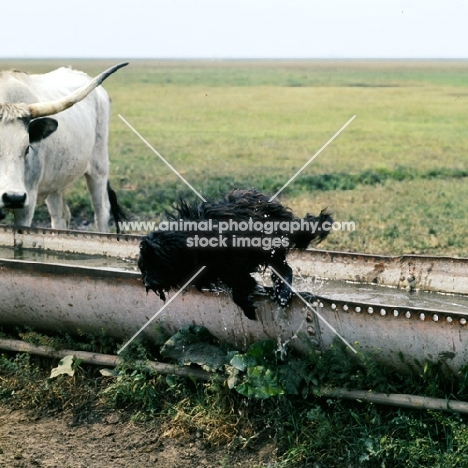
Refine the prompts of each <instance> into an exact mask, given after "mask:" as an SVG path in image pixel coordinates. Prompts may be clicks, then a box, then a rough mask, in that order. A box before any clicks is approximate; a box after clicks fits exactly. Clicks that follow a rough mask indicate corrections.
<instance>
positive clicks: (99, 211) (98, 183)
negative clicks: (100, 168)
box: [85, 174, 110, 232]
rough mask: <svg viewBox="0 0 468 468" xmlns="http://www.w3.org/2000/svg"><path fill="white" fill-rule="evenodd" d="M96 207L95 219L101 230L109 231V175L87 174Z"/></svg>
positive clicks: (92, 199)
mask: <svg viewBox="0 0 468 468" xmlns="http://www.w3.org/2000/svg"><path fill="white" fill-rule="evenodd" d="M85 177H86V183H87V184H88V190H89V193H90V195H91V201H92V203H93V208H94V221H95V223H96V227H97V230H98V231H99V232H107V231H109V218H110V202H109V195H108V193H107V177H103V176H101V175H93V174H85Z"/></svg>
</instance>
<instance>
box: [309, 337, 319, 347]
mask: <svg viewBox="0 0 468 468" xmlns="http://www.w3.org/2000/svg"><path fill="white" fill-rule="evenodd" d="M310 343H311V344H312V345H313V346H315V347H316V348H318V347H319V346H320V343H319V342H318V340H316V339H315V338H312V339H311V340H310Z"/></svg>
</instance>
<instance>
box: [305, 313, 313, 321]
mask: <svg viewBox="0 0 468 468" xmlns="http://www.w3.org/2000/svg"><path fill="white" fill-rule="evenodd" d="M306 320H307V321H308V322H312V320H313V317H312V315H310V314H307V317H306Z"/></svg>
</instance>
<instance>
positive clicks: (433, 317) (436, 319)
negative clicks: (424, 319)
mask: <svg viewBox="0 0 468 468" xmlns="http://www.w3.org/2000/svg"><path fill="white" fill-rule="evenodd" d="M432 320H434V322H438V321H439V316H438V315H437V314H434V315H433V316H432Z"/></svg>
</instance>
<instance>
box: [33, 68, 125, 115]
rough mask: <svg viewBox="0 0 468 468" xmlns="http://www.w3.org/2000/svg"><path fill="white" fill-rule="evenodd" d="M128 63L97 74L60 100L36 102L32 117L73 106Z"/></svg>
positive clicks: (54, 112)
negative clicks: (84, 84)
mask: <svg viewBox="0 0 468 468" xmlns="http://www.w3.org/2000/svg"><path fill="white" fill-rule="evenodd" d="M126 65H128V62H124V63H119V64H118V65H115V66H113V67H111V68H109V69H108V70H106V71H104V72H102V73H101V74H100V75H98V76H96V78H94V79H93V80H91V81H90V82H89V83H88V84H87V85H86V86H83V87H82V88H80V89H77V90H76V91H75V92H73V93H72V94H69V95H68V96H65V97H64V98H62V99H59V100H58V101H49V102H37V103H35V104H30V105H29V111H30V113H31V119H36V118H37V117H45V116H46V115H53V114H57V113H59V112H62V111H63V110H65V109H68V108H69V107H71V106H73V105H74V104H76V103H77V102H80V101H81V100H82V99H84V98H85V97H86V96H87V95H88V94H89V93H90V92H91V91H92V90H93V89H94V88H97V87H98V86H99V85H100V84H101V83H102V82H103V81H104V80H105V79H106V78H107V77H108V76H109V75H112V73H114V72H116V71H117V70H118V69H119V68H122V67H125V66H126Z"/></svg>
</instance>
